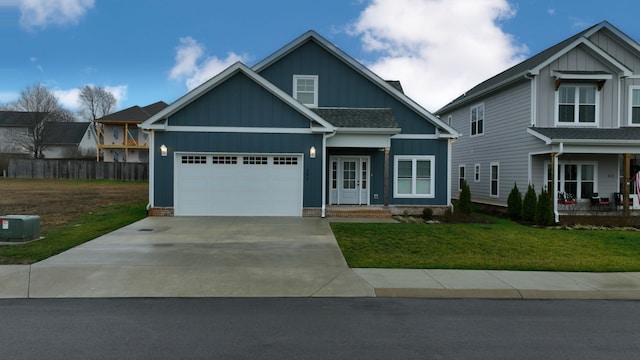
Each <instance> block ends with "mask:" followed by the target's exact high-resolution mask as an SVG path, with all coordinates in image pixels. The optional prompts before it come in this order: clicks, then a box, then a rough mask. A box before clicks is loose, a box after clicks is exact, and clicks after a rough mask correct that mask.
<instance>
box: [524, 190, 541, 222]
mask: <svg viewBox="0 0 640 360" xmlns="http://www.w3.org/2000/svg"><path fill="white" fill-rule="evenodd" d="M537 203H538V199H537V195H536V190H535V189H534V188H533V186H532V185H531V184H529V186H528V187H527V192H526V193H525V194H524V200H523V201H522V219H523V220H526V221H534V220H535V218H536V206H537Z"/></svg>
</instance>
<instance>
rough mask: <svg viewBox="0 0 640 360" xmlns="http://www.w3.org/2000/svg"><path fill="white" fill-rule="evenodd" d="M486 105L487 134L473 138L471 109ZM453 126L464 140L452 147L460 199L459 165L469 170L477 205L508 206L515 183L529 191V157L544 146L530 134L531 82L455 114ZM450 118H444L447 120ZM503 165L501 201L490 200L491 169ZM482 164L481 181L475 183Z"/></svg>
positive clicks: (455, 187)
mask: <svg viewBox="0 0 640 360" xmlns="http://www.w3.org/2000/svg"><path fill="white" fill-rule="evenodd" d="M480 103H483V104H484V113H485V118H484V134H482V135H479V136H473V137H471V136H470V134H471V131H470V122H471V120H470V107H471V106H475V105H477V104H480ZM452 115H453V126H454V128H456V129H458V130H459V131H461V132H462V136H461V137H460V138H459V139H458V140H456V141H455V142H454V143H453V145H452V153H453V158H452V164H451V165H452V169H451V172H452V173H451V189H452V196H453V197H454V198H457V197H458V195H459V190H458V187H459V186H458V181H459V165H461V164H464V165H465V166H466V174H465V175H466V179H467V184H468V185H469V190H470V191H471V197H472V200H473V201H479V202H484V203H490V204H496V205H506V202H507V198H508V196H509V192H510V191H511V189H512V188H513V185H514V183H515V184H517V185H518V188H519V189H521V190H522V189H524V190H526V187H527V185H528V165H529V153H530V151H535V150H532V149H539V150H540V151H542V150H543V146H542V142H541V141H540V140H538V139H535V138H534V137H532V136H531V135H529V134H528V133H527V128H528V127H529V125H530V122H531V80H527V79H524V78H523V80H521V81H519V82H518V83H516V84H514V85H513V86H512V87H510V88H509V89H507V90H506V91H501V92H500V93H497V94H496V95H494V96H492V97H488V98H485V99H480V100H478V101H475V102H470V103H469V104H468V105H467V106H464V107H463V108H461V109H458V110H456V111H455V112H454V113H453V114H452ZM446 116H448V115H444V118H446ZM492 163H498V164H499V189H498V195H499V197H497V198H496V197H492V196H490V186H491V179H490V170H491V168H490V166H491V164H492ZM475 164H480V181H479V182H476V181H474V179H473V176H474V167H475Z"/></svg>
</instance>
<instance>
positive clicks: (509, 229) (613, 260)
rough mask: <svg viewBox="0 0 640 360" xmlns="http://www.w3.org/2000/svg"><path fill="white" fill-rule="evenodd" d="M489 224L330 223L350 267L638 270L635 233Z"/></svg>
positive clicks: (502, 221) (639, 243)
mask: <svg viewBox="0 0 640 360" xmlns="http://www.w3.org/2000/svg"><path fill="white" fill-rule="evenodd" d="M494 220H495V222H493V223H489V224H412V223H397V224H393V223H391V224H390V223H332V224H331V227H332V229H333V233H334V235H335V237H336V239H337V240H338V244H339V245H340V248H341V249H342V252H343V254H344V256H345V258H346V260H347V263H348V264H349V266H350V267H352V268H400V269H475V270H540V271H585V272H617V271H621V272H626V271H640V232H639V231H633V230H615V229H597V230H574V229H560V228H536V227H530V226H525V225H521V224H518V223H515V222H512V221H509V220H505V219H501V218H495V219H494Z"/></svg>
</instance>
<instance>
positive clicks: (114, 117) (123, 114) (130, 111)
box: [96, 101, 169, 123]
mask: <svg viewBox="0 0 640 360" xmlns="http://www.w3.org/2000/svg"><path fill="white" fill-rule="evenodd" d="M167 106H169V104H167V103H165V102H164V101H158V102H155V103H153V104H151V105H147V106H145V107H140V106H137V105H136V106H132V107H129V108H126V109H123V110H120V111H117V112H114V113H111V114H108V115H105V116H103V117H101V118H99V119H96V121H97V122H105V123H106V122H130V123H141V122H143V121H145V120H147V119H148V118H150V117H151V116H153V115H155V114H157V113H158V112H160V111H161V110H162V109H164V108H166V107H167Z"/></svg>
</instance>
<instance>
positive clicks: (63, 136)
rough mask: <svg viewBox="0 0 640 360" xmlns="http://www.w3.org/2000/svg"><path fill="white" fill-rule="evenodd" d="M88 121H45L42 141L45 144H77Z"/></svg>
mask: <svg viewBox="0 0 640 360" xmlns="http://www.w3.org/2000/svg"><path fill="white" fill-rule="evenodd" d="M90 125H91V123H90V122H47V123H46V124H45V128H44V138H43V139H42V142H43V143H44V144H47V145H78V144H80V142H81V141H82V138H84V134H85V133H86V132H87V128H88V127H89V126H90Z"/></svg>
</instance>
